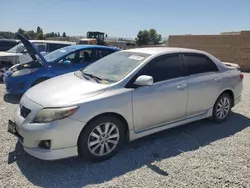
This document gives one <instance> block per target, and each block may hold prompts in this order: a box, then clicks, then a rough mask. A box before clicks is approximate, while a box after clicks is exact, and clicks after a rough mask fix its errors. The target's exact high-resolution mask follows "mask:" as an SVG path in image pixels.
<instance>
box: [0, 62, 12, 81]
mask: <svg viewBox="0 0 250 188" xmlns="http://www.w3.org/2000/svg"><path fill="white" fill-rule="evenodd" d="M10 67H11V66H10V65H8V64H3V65H0V81H3V75H4V73H5V72H6V71H7V70H8V69H9V68H10Z"/></svg>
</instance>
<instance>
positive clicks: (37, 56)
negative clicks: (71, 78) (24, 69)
mask: <svg viewBox="0 0 250 188" xmlns="http://www.w3.org/2000/svg"><path fill="white" fill-rule="evenodd" d="M16 36H17V38H18V39H19V40H20V41H21V42H22V43H23V45H24V47H25V48H26V49H27V52H28V53H29V55H30V57H31V58H32V59H33V60H34V61H36V60H38V59H40V60H41V62H42V63H43V65H48V62H47V61H46V60H45V59H44V57H43V56H42V54H41V53H40V52H39V51H38V49H37V48H36V46H35V45H33V44H32V43H31V42H30V41H29V40H28V39H26V38H25V37H24V36H23V35H21V34H20V33H17V34H16Z"/></svg>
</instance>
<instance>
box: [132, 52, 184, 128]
mask: <svg viewBox="0 0 250 188" xmlns="http://www.w3.org/2000/svg"><path fill="white" fill-rule="evenodd" d="M182 65H183V64H182V62H181V58H180V56H179V54H172V55H164V56H161V57H158V58H156V59H154V60H152V61H151V62H149V63H148V64H147V65H146V66H145V67H144V68H143V69H142V70H141V71H140V72H139V73H138V75H137V76H136V78H137V77H138V76H140V75H148V76H152V77H153V79H154V83H153V85H152V86H142V87H138V88H135V89H134V90H133V91H132V104H133V115H134V127H135V131H143V130H145V129H149V128H153V127H155V126H160V125H162V124H166V123H171V122H174V121H178V120H180V119H182V118H184V117H185V115H186V106H187V95H188V93H187V91H188V90H187V83H186V78H185V77H184V71H183V66H182Z"/></svg>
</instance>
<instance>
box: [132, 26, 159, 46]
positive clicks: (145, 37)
mask: <svg viewBox="0 0 250 188" xmlns="http://www.w3.org/2000/svg"><path fill="white" fill-rule="evenodd" d="M135 40H136V44H137V45H139V46H141V45H148V44H159V42H160V41H161V40H162V37H161V35H160V34H158V33H157V32H156V30H155V29H150V30H149V31H148V30H144V31H139V32H138V34H137V37H136V39H135Z"/></svg>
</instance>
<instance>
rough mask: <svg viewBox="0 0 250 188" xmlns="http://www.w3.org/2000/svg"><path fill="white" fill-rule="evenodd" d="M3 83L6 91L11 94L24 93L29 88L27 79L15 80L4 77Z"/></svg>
mask: <svg viewBox="0 0 250 188" xmlns="http://www.w3.org/2000/svg"><path fill="white" fill-rule="evenodd" d="M3 82H4V84H5V85H6V91H7V92H8V93H12V94H22V93H25V92H26V91H27V90H28V88H29V84H28V83H27V79H26V80H25V79H22V78H18V79H15V78H12V77H10V76H7V75H4V77H3Z"/></svg>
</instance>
